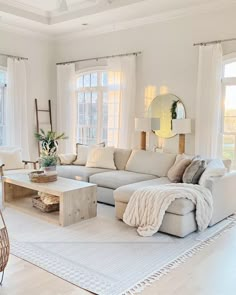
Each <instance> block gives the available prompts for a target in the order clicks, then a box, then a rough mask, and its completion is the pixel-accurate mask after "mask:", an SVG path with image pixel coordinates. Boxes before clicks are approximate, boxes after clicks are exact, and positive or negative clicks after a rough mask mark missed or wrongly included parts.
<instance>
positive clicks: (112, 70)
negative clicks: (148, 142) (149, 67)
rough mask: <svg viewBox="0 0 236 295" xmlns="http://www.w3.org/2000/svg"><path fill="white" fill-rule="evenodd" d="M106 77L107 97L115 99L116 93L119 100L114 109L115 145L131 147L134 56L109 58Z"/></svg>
mask: <svg viewBox="0 0 236 295" xmlns="http://www.w3.org/2000/svg"><path fill="white" fill-rule="evenodd" d="M108 77H109V78H108V80H109V81H108V85H109V86H108V88H109V89H108V99H112V96H113V99H115V98H116V96H117V95H118V101H119V105H118V106H117V109H116V110H115V113H116V114H117V115H118V122H119V123H118V129H117V133H118V134H117V140H116V142H115V145H116V146H117V147H119V148H131V147H132V145H133V141H134V118H135V96H136V56H135V55H132V56H125V57H117V58H111V59H109V60H108ZM108 115H109V114H108ZM108 128H109V126H108Z"/></svg>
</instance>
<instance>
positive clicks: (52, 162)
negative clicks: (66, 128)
mask: <svg viewBox="0 0 236 295" xmlns="http://www.w3.org/2000/svg"><path fill="white" fill-rule="evenodd" d="M34 135H35V138H36V139H37V140H38V141H39V142H40V146H41V153H40V157H39V165H40V171H37V174H38V176H41V179H43V178H42V176H43V175H44V176H48V177H47V178H48V179H49V177H50V176H51V178H50V179H51V180H49V181H53V180H56V179H57V177H56V176H57V172H56V165H57V162H58V140H61V139H66V138H67V137H66V136H65V134H64V133H62V134H57V133H56V132H54V131H48V132H45V131H44V130H43V129H40V132H38V133H37V132H36V133H35V134H34ZM35 173H36V172H35ZM33 176H34V177H35V176H36V175H35V174H33ZM53 176H54V177H53ZM44 179H45V177H44ZM31 180H32V181H34V180H33V178H31ZM38 180H39V179H38ZM45 180H46V179H45ZM42 182H43V180H42ZM45 182H46V181H45Z"/></svg>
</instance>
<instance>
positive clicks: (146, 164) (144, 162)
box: [125, 150, 176, 177]
mask: <svg viewBox="0 0 236 295" xmlns="http://www.w3.org/2000/svg"><path fill="white" fill-rule="evenodd" d="M175 158H176V155H175V154H169V153H156V152H151V151H143V150H133V151H132V154H131V156H130V158H129V160H128V163H127V165H126V168H125V170H128V171H132V172H138V173H145V174H151V175H156V176H158V177H163V176H167V172H168V170H169V169H170V168H171V166H172V165H173V164H174V162H175Z"/></svg>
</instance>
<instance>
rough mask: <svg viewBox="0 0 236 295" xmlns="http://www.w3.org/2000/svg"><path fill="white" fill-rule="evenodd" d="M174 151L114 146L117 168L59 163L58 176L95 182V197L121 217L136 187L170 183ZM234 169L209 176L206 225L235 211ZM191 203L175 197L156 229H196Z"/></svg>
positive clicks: (173, 232) (182, 232) (180, 233)
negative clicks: (211, 206) (211, 202)
mask: <svg viewBox="0 0 236 295" xmlns="http://www.w3.org/2000/svg"><path fill="white" fill-rule="evenodd" d="M175 159H176V155H174V154H168V153H155V152H150V151H141V150H133V151H132V150H125V149H115V152H114V163H115V166H116V168H117V170H109V169H103V168H88V167H85V166H77V165H60V166H58V168H57V171H58V175H59V176H61V177H66V178H72V179H75V177H76V176H77V179H78V177H79V179H80V180H82V181H87V182H91V183H95V184H97V186H98V195H97V197H98V201H99V202H103V203H107V204H110V205H115V211H116V217H117V218H119V219H122V217H123V214H124V211H125V208H126V206H127V204H128V202H129V199H130V197H131V195H132V194H133V192H134V191H135V190H137V189H138V188H141V187H145V186H152V185H160V184H167V183H170V180H169V179H168V177H167V173H168V170H169V169H170V168H171V167H172V165H173V164H174V162H175ZM235 183H236V173H227V174H226V175H225V176H223V177H217V178H214V179H209V181H208V186H209V189H210V190H211V191H212V194H213V199H214V212H213V217H212V220H211V223H210V225H214V224H215V223H217V222H219V221H220V220H222V219H224V218H226V217H228V216H229V215H232V214H233V213H234V212H235V211H236V196H235V188H236V185H235ZM196 229H197V225H196V221H195V205H194V204H193V203H192V202H191V201H190V200H187V199H177V200H175V201H174V202H173V203H172V204H171V205H170V206H169V208H168V210H167V212H166V214H165V216H164V220H163V223H162V226H161V228H160V231H162V232H165V233H168V234H171V235H175V236H179V237H185V236H186V235H188V234H189V233H191V232H193V231H196Z"/></svg>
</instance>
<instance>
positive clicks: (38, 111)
mask: <svg viewBox="0 0 236 295" xmlns="http://www.w3.org/2000/svg"><path fill="white" fill-rule="evenodd" d="M38 112H48V113H49V112H50V111H49V110H38Z"/></svg>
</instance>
